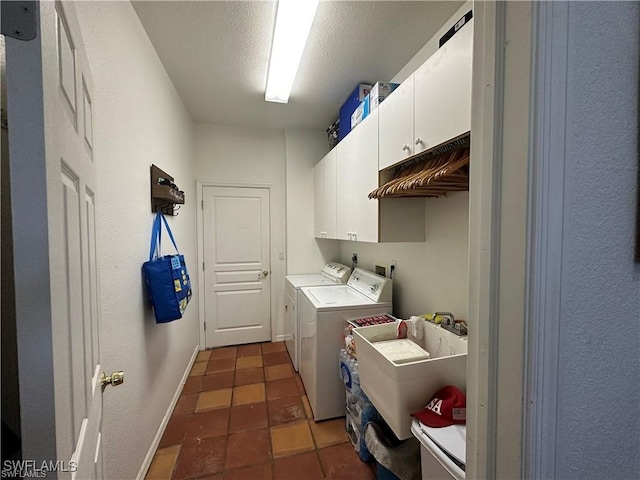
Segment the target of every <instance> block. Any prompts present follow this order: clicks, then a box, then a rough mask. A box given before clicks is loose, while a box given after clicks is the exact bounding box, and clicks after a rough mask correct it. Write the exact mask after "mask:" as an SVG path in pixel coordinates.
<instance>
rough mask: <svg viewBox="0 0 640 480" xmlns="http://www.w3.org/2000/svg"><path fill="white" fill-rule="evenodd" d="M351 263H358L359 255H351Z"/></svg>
mask: <svg viewBox="0 0 640 480" xmlns="http://www.w3.org/2000/svg"><path fill="white" fill-rule="evenodd" d="M351 261H352V262H353V263H358V254H357V253H354V254H352V255H351Z"/></svg>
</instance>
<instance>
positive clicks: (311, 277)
mask: <svg viewBox="0 0 640 480" xmlns="http://www.w3.org/2000/svg"><path fill="white" fill-rule="evenodd" d="M350 275H351V268H350V267H347V266H346V265H343V264H341V263H338V262H329V263H327V264H326V265H325V266H324V267H323V268H322V272H320V273H311V274H308V275H287V276H286V277H285V279H286V282H285V287H284V292H285V297H284V301H285V303H284V330H285V337H284V338H285V345H286V347H287V351H288V352H289V357H291V363H292V364H293V368H295V370H296V372H297V371H298V370H299V369H300V338H299V335H298V331H299V325H300V319H299V317H300V316H299V314H298V308H296V307H297V306H298V305H300V297H301V293H300V289H301V288H302V287H312V286H324V285H337V284H343V283H347V280H349V276H350Z"/></svg>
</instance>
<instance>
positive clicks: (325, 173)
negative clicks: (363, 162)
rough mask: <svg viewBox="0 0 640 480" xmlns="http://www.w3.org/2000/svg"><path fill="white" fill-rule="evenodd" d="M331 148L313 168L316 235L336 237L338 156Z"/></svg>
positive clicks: (317, 236)
mask: <svg viewBox="0 0 640 480" xmlns="http://www.w3.org/2000/svg"><path fill="white" fill-rule="evenodd" d="M336 150H337V149H335V148H334V149H333V150H331V151H330V152H329V153H328V154H327V155H326V156H325V157H324V158H323V159H322V160H320V161H319V162H318V163H317V164H316V166H315V167H314V168H313V187H314V203H313V209H314V210H313V212H314V236H315V237H316V238H337V237H336V156H337V151H336Z"/></svg>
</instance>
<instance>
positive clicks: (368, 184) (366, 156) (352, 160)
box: [336, 109, 378, 242]
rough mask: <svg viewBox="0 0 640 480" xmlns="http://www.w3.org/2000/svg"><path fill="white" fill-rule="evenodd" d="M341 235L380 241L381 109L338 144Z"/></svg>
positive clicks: (340, 236)
mask: <svg viewBox="0 0 640 480" xmlns="http://www.w3.org/2000/svg"><path fill="white" fill-rule="evenodd" d="M336 150H337V151H338V191H337V199H338V202H337V207H338V214H337V222H336V225H337V234H338V236H337V238H339V239H341V240H354V241H360V242H377V241H378V202H377V200H370V199H369V197H368V195H369V193H370V192H371V191H372V190H375V189H376V188H377V187H378V111H377V109H376V110H374V111H373V113H371V114H370V115H369V116H368V117H367V118H365V119H364V120H363V121H362V123H360V124H359V125H358V126H357V127H356V128H355V129H354V130H353V131H352V132H351V133H349V135H347V136H346V137H345V138H344V140H342V142H340V143H339V144H338V147H337V149H336Z"/></svg>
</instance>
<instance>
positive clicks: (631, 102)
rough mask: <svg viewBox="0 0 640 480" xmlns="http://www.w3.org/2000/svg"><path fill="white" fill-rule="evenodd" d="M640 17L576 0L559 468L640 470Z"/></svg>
mask: <svg viewBox="0 0 640 480" xmlns="http://www.w3.org/2000/svg"><path fill="white" fill-rule="evenodd" d="M639 19H640V8H639V4H638V3H637V2H621V3H617V2H616V3H588V4H586V3H585V4H583V3H580V2H578V3H570V4H569V22H568V26H567V27H568V29H569V39H568V45H569V48H568V52H567V55H568V78H567V80H566V83H567V86H568V87H569V88H568V90H567V96H566V108H567V123H566V125H567V135H566V149H567V150H566V159H565V196H564V205H563V208H564V213H563V215H564V229H563V242H562V245H558V247H561V248H562V283H561V286H560V289H561V290H560V291H561V294H562V295H561V300H560V302H561V305H560V308H561V310H560V312H561V313H560V314H561V323H560V326H559V348H560V356H559V365H560V368H559V378H558V382H557V385H558V387H557V388H558V401H557V406H558V410H557V412H554V416H553V419H551V418H549V419H548V421H555V422H557V427H556V428H557V442H556V448H557V454H556V455H557V457H556V458H557V460H556V462H557V463H556V470H555V472H556V475H557V478H566V479H574V478H575V479H578V478H580V479H587V478H593V479H596V478H614V477H615V478H638V476H640V460H639V457H638V452H639V451H640V431H639V430H640V426H639V424H638V420H637V419H638V418H639V417H640V387H639V383H638V378H640V361H639V359H640V349H639V344H640V341H639V339H640V331H639V326H638V319H639V318H640V294H639V293H640V266H639V265H638V264H637V263H634V261H633V256H634V245H635V234H636V228H638V223H637V217H636V216H637V215H638V213H637V199H636V197H637V195H638V191H637V187H638V152H639V150H638V141H639V138H638V122H639V112H640V110H639V107H638V106H639V92H638V86H639V82H638V78H639V74H640V72H639V67H640V64H639V62H638V58H639V56H640V44H639V38H640V22H639ZM594 66H597V68H594ZM603 322H604V323H603Z"/></svg>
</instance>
